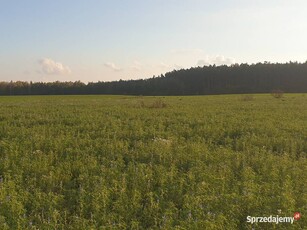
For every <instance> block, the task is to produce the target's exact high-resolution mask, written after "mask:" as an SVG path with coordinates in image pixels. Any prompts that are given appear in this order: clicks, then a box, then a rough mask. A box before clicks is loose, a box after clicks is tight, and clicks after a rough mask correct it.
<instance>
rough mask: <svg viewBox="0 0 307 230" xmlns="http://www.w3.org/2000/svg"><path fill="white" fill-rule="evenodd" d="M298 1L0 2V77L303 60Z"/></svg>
mask: <svg viewBox="0 0 307 230" xmlns="http://www.w3.org/2000/svg"><path fill="white" fill-rule="evenodd" d="M306 12H307V2H306V1H303V0H292V1H284V0H270V1H264V0H258V1H257V0H254V1H246V0H245V1H243V0H216V1H207V0H189V1H187V0H164V1H162V0H143V1H141V0H129V1H124V0H122V1H119V0H113V1H104V0H87V1H85V0H83V1H81V0H74V1H73V0H65V1H64V0H61V1H60V0H53V1H47V0H46V1H41V0H27V1H16V0H10V1H8V0H0V28H1V36H0V81H10V80H13V81H15V80H27V81H30V80H32V81H55V80H60V81H64V80H68V81H75V80H81V81H84V82H88V81H99V80H100V81H110V80H119V79H137V78H146V77H151V76H153V75H159V74H161V73H165V72H167V71H171V70H173V69H178V68H190V67H193V66H198V65H200V66H202V65H208V64H217V65H219V64H232V63H242V62H244V63H246V62H247V63H255V62H263V61H270V62H287V61H290V60H291V61H299V62H305V61H306V60H307V45H306V44H307V43H306V41H307V16H306V15H307V14H306Z"/></svg>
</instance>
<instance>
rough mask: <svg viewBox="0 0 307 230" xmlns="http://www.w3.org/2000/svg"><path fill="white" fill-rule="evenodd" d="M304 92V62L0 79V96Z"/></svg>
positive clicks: (306, 65) (306, 72) (306, 76)
mask: <svg viewBox="0 0 307 230" xmlns="http://www.w3.org/2000/svg"><path fill="white" fill-rule="evenodd" d="M274 90H280V91H283V92H287V93H303V92H307V62H305V63H297V62H290V63H284V64H280V63H268V62H264V63H257V64H251V65H249V64H240V65H239V64H235V65H231V66H226V65H223V66H215V65H211V66H204V67H195V68H190V69H181V70H173V71H172V72H168V73H166V74H164V75H160V76H158V77H152V78H149V79H140V80H127V81H123V80H119V81H113V82H100V81H99V82H89V83H88V84H85V83H83V82H80V81H77V82H59V81H57V82H52V83H50V82H49V83H46V82H22V81H17V82H12V81H11V82H0V95H49V94H59V95H63V94H121V95H208V94H241V93H270V92H272V91H274Z"/></svg>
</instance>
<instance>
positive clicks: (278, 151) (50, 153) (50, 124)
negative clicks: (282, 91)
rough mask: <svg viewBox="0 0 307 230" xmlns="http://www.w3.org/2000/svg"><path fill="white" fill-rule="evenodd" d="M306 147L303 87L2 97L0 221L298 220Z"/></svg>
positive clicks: (183, 225)
mask: <svg viewBox="0 0 307 230" xmlns="http://www.w3.org/2000/svg"><path fill="white" fill-rule="evenodd" d="M306 153H307V95H304V94H286V95H284V97H283V98H280V99H277V98H274V97H272V96H271V95H257V96H254V97H251V96H241V95H226V96H195V97H125V96H29V97H0V229H252V228H254V229H304V228H305V229H306V227H307V218H306V215H307V186H306V184H307V161H306ZM294 212H300V213H301V214H302V218H301V219H300V220H298V221H295V223H294V224H293V225H291V224H289V223H280V224H278V225H276V224H272V223H264V224H263V223H258V224H253V225H251V224H250V223H247V222H246V220H247V219H246V218H247V216H270V215H273V216H276V215H279V216H289V217H292V216H293V214H294Z"/></svg>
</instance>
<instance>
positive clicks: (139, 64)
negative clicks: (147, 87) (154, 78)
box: [131, 61, 142, 71]
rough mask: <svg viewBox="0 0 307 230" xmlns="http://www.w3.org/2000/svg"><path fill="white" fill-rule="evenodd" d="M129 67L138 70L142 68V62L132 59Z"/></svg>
mask: <svg viewBox="0 0 307 230" xmlns="http://www.w3.org/2000/svg"><path fill="white" fill-rule="evenodd" d="M131 69H133V70H135V71H140V70H141V69H142V64H141V63H140V62H138V61H134V62H133V65H132V66H131Z"/></svg>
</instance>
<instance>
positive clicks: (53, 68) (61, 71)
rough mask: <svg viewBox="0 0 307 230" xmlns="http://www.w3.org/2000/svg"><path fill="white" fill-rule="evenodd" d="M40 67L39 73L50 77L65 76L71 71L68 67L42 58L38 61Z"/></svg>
mask: <svg viewBox="0 0 307 230" xmlns="http://www.w3.org/2000/svg"><path fill="white" fill-rule="evenodd" d="M38 63H39V65H40V66H41V71H40V72H41V73H44V74H50V75H52V74H53V75H67V74H71V70H70V68H69V67H68V66H65V65H63V64H62V63H60V62H56V61H53V60H52V59H50V58H43V59H40V60H39V61H38Z"/></svg>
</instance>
